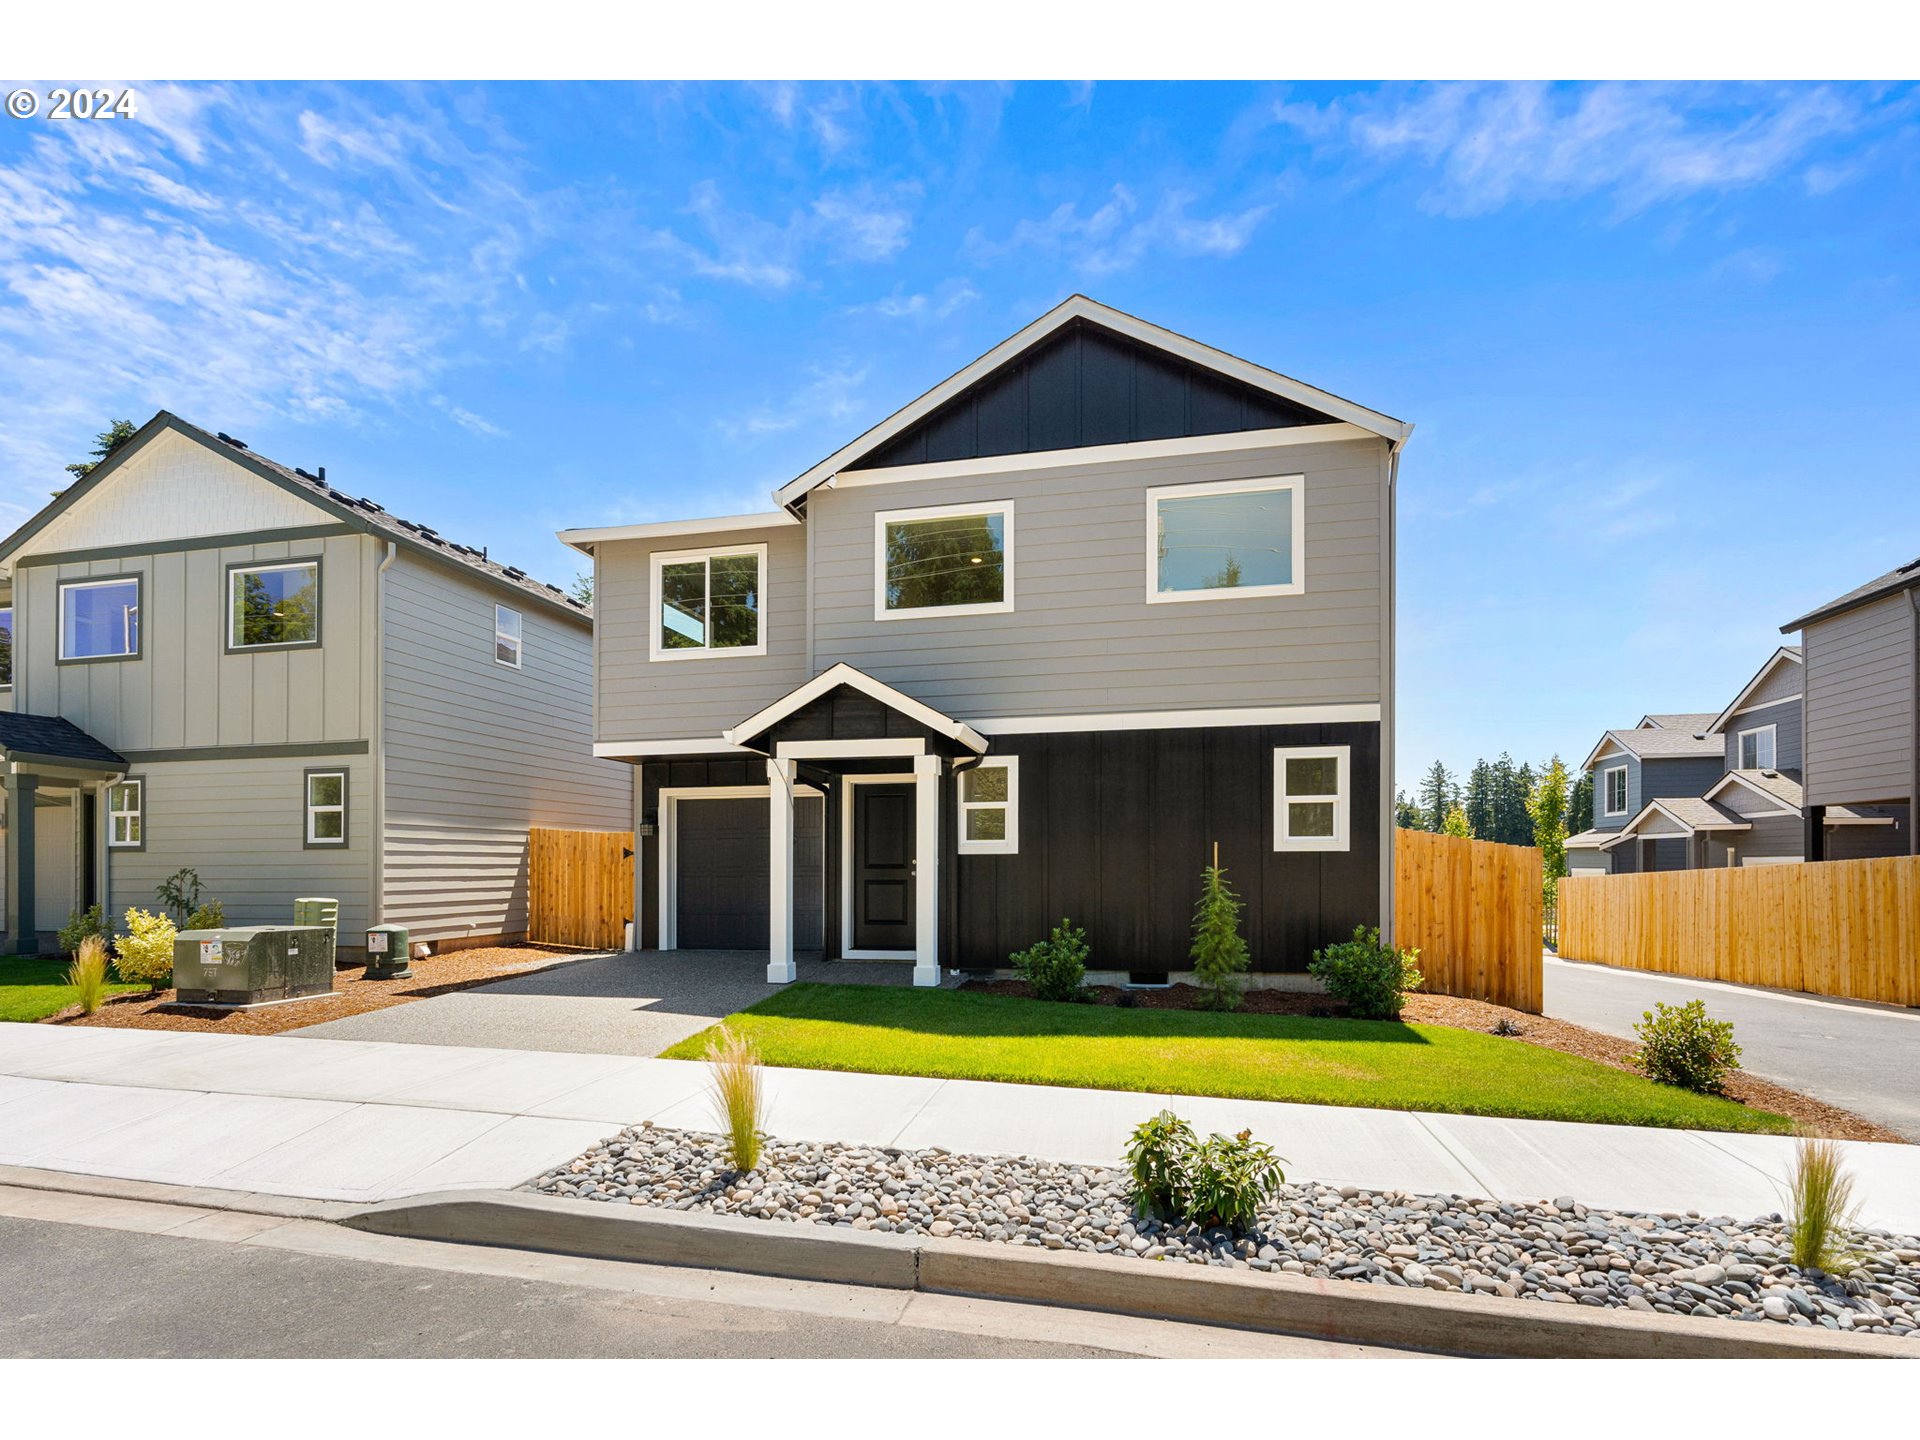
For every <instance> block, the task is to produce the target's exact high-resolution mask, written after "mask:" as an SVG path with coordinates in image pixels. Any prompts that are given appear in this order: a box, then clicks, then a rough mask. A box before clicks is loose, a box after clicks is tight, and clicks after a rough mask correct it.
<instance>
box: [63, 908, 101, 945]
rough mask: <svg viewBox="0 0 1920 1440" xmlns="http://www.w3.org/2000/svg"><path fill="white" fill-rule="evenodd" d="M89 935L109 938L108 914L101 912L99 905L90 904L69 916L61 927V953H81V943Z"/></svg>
mask: <svg viewBox="0 0 1920 1440" xmlns="http://www.w3.org/2000/svg"><path fill="white" fill-rule="evenodd" d="M89 935H97V936H99V937H100V938H101V939H102V940H105V939H106V938H107V920H106V916H104V915H103V914H101V913H100V907H99V906H98V905H89V906H88V907H87V908H86V909H84V910H75V911H73V912H72V913H71V914H69V915H68V916H67V923H66V924H64V925H62V926H61V927H60V953H61V954H62V955H77V954H79V953H80V946H81V944H82V943H83V942H84V941H85V940H86V938H87V937H88V936H89Z"/></svg>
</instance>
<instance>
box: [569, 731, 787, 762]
mask: <svg viewBox="0 0 1920 1440" xmlns="http://www.w3.org/2000/svg"><path fill="white" fill-rule="evenodd" d="M759 753H760V752H759V751H757V750H749V749H747V748H746V746H744V745H735V744H734V743H733V742H732V741H730V740H723V739H721V738H720V737H719V736H717V735H716V736H715V737H714V738H713V739H711V740H701V739H694V740H606V741H601V742H599V743H596V744H595V745H594V747H593V758H594V759H596V760H651V759H653V758H654V757H655V756H664V755H757V754H759Z"/></svg>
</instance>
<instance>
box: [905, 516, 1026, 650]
mask: <svg viewBox="0 0 1920 1440" xmlns="http://www.w3.org/2000/svg"><path fill="white" fill-rule="evenodd" d="M1011 609H1013V502H1012V501H1011V500H994V501H990V502H987V503H985V504H974V505H933V506H923V507H921V508H919V509H916V510H882V511H879V512H878V513H876V514H875V515H874V517H873V618H874V619H876V620H900V619H905V618H908V617H911V616H916V615H995V614H1002V613H1004V612H1006V611H1009V610H1011Z"/></svg>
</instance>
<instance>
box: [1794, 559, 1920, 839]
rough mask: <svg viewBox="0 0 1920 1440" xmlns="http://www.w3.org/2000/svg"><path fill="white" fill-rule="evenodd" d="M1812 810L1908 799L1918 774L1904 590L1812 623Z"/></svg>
mask: <svg viewBox="0 0 1920 1440" xmlns="http://www.w3.org/2000/svg"><path fill="white" fill-rule="evenodd" d="M1802 639H1803V644H1804V648H1805V653H1806V669H1807V679H1806V696H1807V698H1806V727H1807V735H1806V772H1807V773H1806V785H1807V803H1808V804H1810V805H1841V804H1849V803H1853V802H1860V801H1873V800H1894V799H1901V798H1904V797H1905V796H1906V795H1907V793H1908V789H1909V786H1910V785H1911V783H1912V777H1913V745H1914V734H1913V723H1914V716H1913V667H1914V615H1913V605H1912V601H1911V600H1910V598H1909V597H1908V595H1907V594H1906V593H1905V592H1902V593H1900V594H1896V595H1889V596H1888V597H1886V598H1885V599H1884V600H1876V601H1874V602H1873V603H1872V604H1869V605H1862V606H1860V607H1859V608H1858V609H1854V610H1848V611H1845V612H1843V613H1841V614H1839V615H1835V616H1833V617H1832V618H1831V619H1828V620H1821V621H1817V622H1815V623H1814V624H1812V625H1809V626H1808V627H1807V629H1806V632H1805V634H1804V636H1803V637H1802Z"/></svg>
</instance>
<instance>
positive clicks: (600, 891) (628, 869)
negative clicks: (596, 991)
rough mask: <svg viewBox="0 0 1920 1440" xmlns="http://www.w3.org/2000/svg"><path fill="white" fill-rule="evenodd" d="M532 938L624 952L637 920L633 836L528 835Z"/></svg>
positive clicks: (602, 832) (609, 833) (599, 832)
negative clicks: (630, 928) (634, 918)
mask: <svg viewBox="0 0 1920 1440" xmlns="http://www.w3.org/2000/svg"><path fill="white" fill-rule="evenodd" d="M527 911H528V917H527V931H528V938H529V939H531V940H536V941H540V942H542V943H545V944H548V945H580V946H584V947H587V948H589V949H594V950H618V949H619V948H620V947H621V946H622V945H624V944H625V943H626V922H627V920H628V919H629V918H631V916H632V914H633V832H632V831H631V830H546V829H535V830H530V831H529V832H528V833H527Z"/></svg>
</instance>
